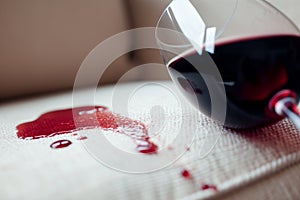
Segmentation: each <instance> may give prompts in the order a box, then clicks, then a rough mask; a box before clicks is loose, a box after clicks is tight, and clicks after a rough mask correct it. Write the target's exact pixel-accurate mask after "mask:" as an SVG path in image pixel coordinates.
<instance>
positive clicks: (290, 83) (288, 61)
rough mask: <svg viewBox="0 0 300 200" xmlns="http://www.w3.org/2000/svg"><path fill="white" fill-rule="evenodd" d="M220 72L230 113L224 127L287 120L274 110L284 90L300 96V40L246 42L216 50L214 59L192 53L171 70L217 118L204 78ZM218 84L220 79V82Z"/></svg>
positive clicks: (224, 44) (285, 37)
mask: <svg viewBox="0 0 300 200" xmlns="http://www.w3.org/2000/svg"><path fill="white" fill-rule="evenodd" d="M212 65H214V67H215V66H217V68H218V70H219V72H220V74H221V77H222V79H223V82H216V85H217V84H222V85H224V87H225V92H226V100H227V111H226V120H225V124H224V126H226V127H230V128H252V127H257V126H263V125H267V124H272V123H275V122H277V121H278V120H280V119H282V117H280V116H278V115H276V114H275V113H273V112H272V111H270V110H269V109H268V103H269V101H270V99H271V98H272V97H273V96H274V95H275V94H276V93H277V92H278V91H280V90H283V89H289V90H291V91H293V92H295V93H296V94H297V102H299V94H300V79H299V76H300V37H297V36H291V35H282V36H267V37H258V38H245V39H241V40H236V41H234V40H232V41H226V42H222V43H219V44H216V47H215V52H214V53H213V54H211V53H208V52H203V54H202V55H199V54H197V53H196V52H195V51H194V50H191V51H189V52H187V53H185V54H183V55H181V56H177V57H176V58H175V59H173V60H171V62H170V63H168V64H167V66H168V70H169V72H170V75H171V77H172V79H173V80H174V81H175V83H176V85H178V86H179V89H180V90H181V91H182V92H183V94H184V96H186V97H187V98H188V99H189V100H190V101H191V102H193V101H192V99H191V98H192V94H191V93H193V95H196V99H197V102H193V103H194V104H196V106H197V107H199V109H200V110H201V111H202V112H203V113H204V114H206V115H208V116H211V106H212V105H211V98H210V95H209V90H208V87H207V85H206V83H205V81H204V79H203V75H210V76H212V77H215V75H214V74H211V73H210V72H209V70H207V69H209V67H210V66H212ZM215 80H216V79H215Z"/></svg>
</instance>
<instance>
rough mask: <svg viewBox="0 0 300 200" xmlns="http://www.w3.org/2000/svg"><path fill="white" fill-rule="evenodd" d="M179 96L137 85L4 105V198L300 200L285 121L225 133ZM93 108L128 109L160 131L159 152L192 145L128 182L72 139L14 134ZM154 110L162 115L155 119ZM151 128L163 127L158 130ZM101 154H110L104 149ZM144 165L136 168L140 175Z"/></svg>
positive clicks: (159, 86) (293, 138) (0, 193)
mask: <svg viewBox="0 0 300 200" xmlns="http://www.w3.org/2000/svg"><path fill="white" fill-rule="evenodd" d="M174 91H175V90H174V88H173V84H172V83H171V82H156V83H151V82H148V83H147V82H138V83H131V84H120V85H118V87H116V86H110V87H102V88H99V89H97V91H96V93H95V99H94V96H91V94H94V90H93V89H85V90H79V91H76V95H74V94H72V92H65V93H59V94H53V95H45V96H40V97H33V98H29V99H23V100H17V101H14V102H8V103H3V104H1V106H0V123H1V125H0V131H1V136H0V149H1V154H0V169H1V171H0V181H1V187H0V198H1V199H54V198H55V199H223V198H224V199H231V197H232V198H235V199H253V198H252V197H255V198H259V199H281V198H282V197H284V198H285V199H299V198H300V194H299V191H298V190H297V188H299V184H300V181H299V178H298V174H299V160H300V150H299V146H300V135H299V132H298V131H297V130H296V129H295V127H294V126H293V125H292V124H291V123H290V122H289V121H288V120H283V121H281V122H279V123H277V124H275V125H273V126H269V127H264V128H260V129H255V130H244V131H234V130H230V129H225V128H223V127H222V126H220V125H218V124H216V123H215V122H213V121H211V120H210V119H209V118H208V117H206V116H204V115H202V114H201V113H199V112H198V111H197V110H196V109H194V108H193V107H191V106H190V105H189V104H188V103H186V102H185V103H184V104H181V103H178V102H179V101H178V96H176V95H175V94H174ZM126 93H129V94H130V95H126ZM154 94H155V95H154ZM72 95H74V96H73V97H74V98H77V99H75V100H74V98H73V97H72ZM118 95H120V96H118ZM94 100H95V104H97V105H106V106H108V107H109V108H110V109H112V110H113V111H118V109H117V107H118V106H123V107H127V108H128V113H129V115H130V117H131V118H134V119H139V120H142V121H144V122H145V123H146V125H148V126H149V127H150V128H149V134H151V132H156V131H155V130H159V131H158V132H161V135H160V137H156V142H157V143H158V144H159V145H160V146H161V147H162V148H169V147H171V148H170V149H169V151H170V152H176V148H177V146H176V145H174V144H173V143H172V137H174V134H183V135H184V134H186V135H185V136H186V137H188V135H193V134H194V136H195V138H194V143H192V144H191V146H190V149H189V151H186V152H185V153H184V154H183V156H182V157H180V158H179V157H176V156H174V160H176V159H177V158H178V160H177V161H176V162H174V163H172V165H170V166H168V167H166V168H163V169H161V170H156V171H155V172H152V173H144V174H130V173H129V174H128V173H122V172H119V171H117V170H113V169H111V168H109V167H107V166H105V165H103V163H101V162H99V160H97V159H95V154H94V155H93V152H91V151H90V150H89V148H87V146H86V145H87V143H86V144H84V143H83V142H82V141H79V140H77V139H76V137H74V136H73V135H72V134H68V135H60V136H55V137H51V138H44V139H39V140H22V139H19V138H17V136H16V126H17V125H18V124H20V123H23V122H28V121H32V120H34V119H36V118H37V117H38V116H40V115H41V114H43V113H45V112H48V111H53V110H56V109H64V108H69V107H72V106H73V105H74V106H79V105H89V104H91V103H93V102H94ZM154 108H155V109H157V108H159V109H157V110H158V111H157V112H153V109H154ZM151 112H152V114H151ZM149 113H150V114H149ZM121 114H123V115H124V113H121ZM179 119H183V121H180V120H179ZM151 121H154V122H156V123H155V124H157V123H159V122H162V124H165V125H164V126H162V125H159V126H160V127H155V124H154V125H153V124H152V125H151ZM182 122H184V123H182ZM180 123H181V124H180ZM178 124H179V125H178ZM182 124H183V125H182ZM174 127H175V129H174ZM177 127H178V128H180V127H183V129H179V130H181V132H179V133H176V130H177ZM78 134H80V135H86V136H87V137H88V139H87V140H86V141H87V142H93V140H96V139H97V137H95V138H94V137H93V135H92V134H93V133H90V131H88V130H82V131H78ZM105 134H107V135H112V141H113V140H114V139H116V144H118V145H119V146H121V147H124V148H125V149H129V151H130V150H134V145H133V144H132V142H131V141H127V140H126V139H124V140H123V139H121V140H120V141H118V140H119V139H118V138H121V137H122V136H119V135H116V134H114V133H105ZM153 137H154V136H153ZM92 138H94V139H92ZM59 139H68V140H70V141H72V143H73V144H72V145H70V146H69V147H67V148H64V149H51V148H50V147H49V146H50V144H51V143H52V142H54V141H56V140H59ZM184 142H186V144H187V145H189V144H190V143H189V141H182V143H184ZM166 144H168V145H166ZM97 148H98V149H99V150H101V151H106V149H103V146H98V147H97ZM172 148H173V149H172ZM211 149H212V150H211ZM109 156H110V157H115V158H116V159H118V160H119V161H120V162H121V163H122V165H124V166H127V165H130V163H128V160H126V159H125V158H122V157H120V156H119V155H118V154H109ZM144 156H149V158H151V159H152V158H153V159H154V160H155V159H158V160H159V159H162V160H164V159H167V158H161V156H162V154H161V153H160V152H158V153H157V154H155V155H144ZM145 164H146V163H139V165H140V166H138V167H144V165H145ZM120 167H121V168H122V166H120ZM183 169H187V170H189V171H190V173H191V175H192V178H191V179H185V178H183V177H182V176H181V172H182V170H183ZM204 184H208V185H215V186H216V187H217V191H215V190H212V189H207V190H202V189H201V188H202V187H203V185H204ZM253 195H254V196H253Z"/></svg>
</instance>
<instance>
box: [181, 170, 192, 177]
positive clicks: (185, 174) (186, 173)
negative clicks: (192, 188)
mask: <svg viewBox="0 0 300 200" xmlns="http://www.w3.org/2000/svg"><path fill="white" fill-rule="evenodd" d="M181 176H182V177H183V178H185V179H191V178H192V174H191V173H190V171H189V170H187V169H183V170H182V171H181Z"/></svg>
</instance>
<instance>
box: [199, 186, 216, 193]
mask: <svg viewBox="0 0 300 200" xmlns="http://www.w3.org/2000/svg"><path fill="white" fill-rule="evenodd" d="M201 190H213V191H215V192H217V191H218V188H217V186H216V185H210V184H203V185H202V186H201Z"/></svg>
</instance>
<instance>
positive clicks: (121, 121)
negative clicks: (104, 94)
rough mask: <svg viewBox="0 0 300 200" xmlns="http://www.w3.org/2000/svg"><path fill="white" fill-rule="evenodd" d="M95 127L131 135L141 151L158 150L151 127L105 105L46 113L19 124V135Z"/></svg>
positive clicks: (36, 135)
mask: <svg viewBox="0 0 300 200" xmlns="http://www.w3.org/2000/svg"><path fill="white" fill-rule="evenodd" d="M95 128H102V129H103V130H111V131H114V132H115V133H120V134H124V135H126V136H128V137H130V138H132V139H133V140H134V141H135V142H136V143H137V149H138V151H139V152H141V153H145V154H153V153H156V152H157V149H158V147H157V145H155V144H154V143H153V142H151V141H150V139H149V136H148V130H147V128H146V126H145V125H144V124H143V123H142V122H139V121H137V120H132V119H129V118H127V117H123V116H121V115H118V114H115V113H112V112H111V111H109V110H108V108H106V107H103V106H86V107H78V108H73V109H65V110H57V111H52V112H48V113H45V114H43V115H41V116H40V117H39V118H38V119H36V120H35V121H32V122H27V123H24V124H20V125H18V126H17V130H18V132H17V135H18V137H19V138H21V139H39V138H45V137H53V136H55V135H60V134H68V133H72V132H74V131H78V130H83V129H95ZM74 135H75V134H74Z"/></svg>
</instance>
